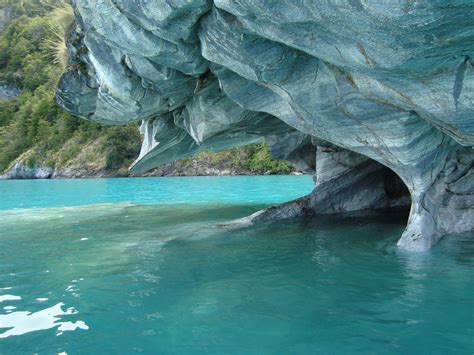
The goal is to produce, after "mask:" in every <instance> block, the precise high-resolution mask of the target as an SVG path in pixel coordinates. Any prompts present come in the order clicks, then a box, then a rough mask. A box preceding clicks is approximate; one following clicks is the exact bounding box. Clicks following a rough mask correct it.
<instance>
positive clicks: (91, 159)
mask: <svg viewBox="0 0 474 355" xmlns="http://www.w3.org/2000/svg"><path fill="white" fill-rule="evenodd" d="M72 21H73V14H72V10H71V8H70V6H69V5H68V4H67V3H66V2H64V1H61V0H23V1H19V0H0V31H1V32H0V172H2V171H3V172H5V171H8V170H11V167H12V166H13V165H14V164H15V163H17V162H21V163H22V165H23V166H25V167H27V168H35V167H39V166H41V167H48V169H50V170H51V171H52V172H53V171H54V172H55V174H54V175H53V176H57V177H61V176H62V177H68V176H70V177H80V176H114V175H122V176H123V175H126V174H127V168H128V166H129V165H130V163H131V162H132V161H133V159H134V158H135V157H136V156H137V155H138V152H139V149H140V142H141V138H140V135H139V132H138V123H136V124H131V125H126V126H105V125H100V124H96V123H92V122H88V121H84V120H81V119H78V118H76V117H73V116H71V115H69V114H67V113H65V112H64V111H62V110H61V109H59V108H58V107H57V106H56V104H55V102H54V95H55V86H56V83H57V81H58V79H59V77H60V75H61V73H62V72H63V70H64V68H65V66H66V65H67V49H66V46H65V44H64V43H65V37H66V36H67V31H68V29H69V27H70V25H71V23H72ZM203 165H209V169H207V170H206V169H197V168H199V167H201V168H202V166H203ZM190 169H195V170H197V172H196V173H198V174H206V172H207V173H209V172H211V173H216V172H217V171H218V170H219V169H220V170H222V169H224V170H229V169H231V170H232V169H233V172H234V173H239V172H240V173H246V172H248V173H266V172H267V173H268V172H270V173H288V172H291V171H293V168H292V167H291V166H289V165H288V164H287V163H285V162H278V161H274V160H272V159H271V157H270V154H269V152H268V148H267V147H266V146H265V145H264V144H257V145H253V146H249V147H245V148H240V149H235V150H231V151H227V152H222V153H213V154H210V153H204V154H202V155H201V156H199V157H197V158H196V159H194V160H191V161H186V162H181V163H174V164H173V165H172V167H164V168H161V169H160V170H159V171H158V172H157V174H160V175H161V174H188V175H189V174H191V173H192V172H190V171H189V170H190ZM216 169H217V170H216ZM231 173H232V171H231Z"/></svg>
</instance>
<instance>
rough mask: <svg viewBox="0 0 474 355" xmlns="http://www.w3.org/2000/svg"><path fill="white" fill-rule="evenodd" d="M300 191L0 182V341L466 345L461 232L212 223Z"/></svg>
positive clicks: (397, 222) (375, 223) (332, 348)
mask: <svg viewBox="0 0 474 355" xmlns="http://www.w3.org/2000/svg"><path fill="white" fill-rule="evenodd" d="M170 190H171V192H170ZM310 190H311V180H310V179H309V178H307V177H260V178H257V177H241V178H201V179H199V178H197V179H192V178H191V179H182V178H175V179H123V180H116V179H112V180H87V181H84V180H83V181H79V180H76V181H64V180H63V181H16V182H12V181H8V182H5V181H0V196H1V197H2V200H1V201H0V209H2V211H0V270H1V273H0V353H5V354H11V353H20V354H22V353H34V352H38V353H41V354H42V353H45V354H52V353H60V352H66V353H68V354H77V353H85V354H91V353H107V354H109V353H110V354H111V353H115V354H128V353H134V352H143V353H148V354H156V353H159V354H163V353H173V354H189V353H211V354H222V353H231V354H249V353H252V354H263V353H280V354H288V353H298V354H312V353H322V354H347V353H357V352H358V353H377V354H380V353H406V354H419V353H425V354H472V353H473V350H474V344H473V338H474V331H473V328H474V324H473V323H474V318H473V307H474V302H473V298H472V297H473V294H474V283H473V266H474V243H473V238H472V237H473V235H472V234H470V233H467V234H463V235H457V236H451V237H448V238H445V239H444V240H443V241H442V242H441V243H440V244H439V245H438V246H437V247H436V248H434V249H433V250H431V251H430V252H427V253H423V254H416V253H415V254H414V253H406V252H401V251H399V250H397V249H396V248H395V247H394V244H395V242H396V240H397V238H398V237H399V235H400V234H401V232H402V231H403V228H404V223H405V218H406V217H405V216H396V215H394V216H385V217H374V218H365V219H364V218H345V219H344V218H314V219H308V218H306V219H294V220H287V221H282V222H274V223H266V224H261V225H258V226H252V227H248V228H243V229H233V230H228V229H223V228H221V227H218V226H217V224H219V223H220V222H223V221H227V220H230V219H233V218H237V217H242V216H245V215H247V214H249V213H251V212H253V211H256V210H258V209H259V208H261V207H262V205H268V204H271V203H277V202H281V201H284V200H286V199H289V198H294V197H296V196H298V195H303V194H305V193H307V192H308V191H310ZM15 196H16V197H15ZM74 196H76V197H74ZM77 196H79V197H77ZM180 199H185V200H186V199H187V201H188V203H182V202H183V201H181V200H180ZM152 201H155V202H157V203H156V204H151V203H152ZM167 201H169V202H170V203H171V202H173V203H174V204H166V203H165V202H167ZM84 203H86V204H88V205H84V206H79V205H81V204H84ZM59 206H68V207H59ZM20 207H22V208H20ZM32 207H36V208H32ZM15 208H16V209H15ZM13 307H15V308H13Z"/></svg>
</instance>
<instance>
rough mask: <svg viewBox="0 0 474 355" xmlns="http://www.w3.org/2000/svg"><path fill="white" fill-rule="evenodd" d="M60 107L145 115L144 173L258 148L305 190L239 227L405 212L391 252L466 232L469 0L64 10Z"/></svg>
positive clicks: (471, 140) (99, 115) (151, 3)
mask: <svg viewBox="0 0 474 355" xmlns="http://www.w3.org/2000/svg"><path fill="white" fill-rule="evenodd" d="M74 8H75V13H76V19H77V22H76V24H75V27H74V28H73V29H72V30H71V35H70V38H69V50H70V64H69V68H68V71H67V72H66V73H65V74H64V75H63V77H62V79H61V81H60V83H59V85H58V93H57V99H58V103H59V104H60V105H61V106H62V107H64V108H65V109H66V110H68V111H69V112H71V113H73V114H75V115H78V116H80V117H83V118H85V119H89V120H94V121H98V122H104V123H111V124H123V123H127V122H130V121H136V120H141V121H142V127H141V131H142V133H143V136H144V141H143V146H142V151H141V153H140V156H139V158H138V159H137V161H136V162H135V163H134V164H133V166H132V167H131V170H132V171H133V172H139V171H144V170H147V169H150V168H153V167H156V166H158V165H160V164H163V163H166V162H169V161H173V160H176V159H181V158H185V157H189V156H191V155H193V154H196V153H198V152H200V151H201V150H202V149H214V150H221V149H225V148H229V147H233V146H238V145H244V144H248V143H252V142H255V141H259V140H262V139H265V140H266V141H267V142H268V143H269V145H270V147H271V150H272V153H273V154H274V155H275V156H276V157H278V158H283V159H287V160H289V161H291V162H292V163H294V164H295V165H296V166H297V167H298V168H300V169H302V170H305V171H307V172H309V173H313V174H315V181H316V187H315V190H314V192H313V193H312V194H310V195H309V196H307V197H304V198H302V199H300V200H297V201H293V202H289V203H287V204H284V205H282V206H277V207H274V208H272V209H268V210H265V211H261V212H259V213H258V214H256V215H254V216H250V217H249V218H247V219H245V221H247V222H252V221H253V222H254V221H257V220H262V219H275V218H286V217H291V216H296V215H306V214H319V213H339V212H352V211H358V210H373V209H383V208H392V207H397V206H402V205H404V204H407V203H410V202H409V199H408V198H407V195H406V194H405V193H404V190H405V189H404V187H403V186H402V185H401V184H400V180H399V179H398V178H397V176H398V177H399V178H400V179H401V180H402V181H403V183H404V184H405V185H406V187H407V189H408V192H409V194H410V196H411V212H410V218H409V221H408V226H407V229H406V230H405V232H404V233H403V235H402V237H401V239H400V241H399V245H400V246H402V247H404V248H407V249H411V250H425V249H427V248H429V247H431V246H432V245H433V244H434V243H436V241H437V240H438V239H439V238H441V237H442V236H443V235H445V234H449V233H457V232H462V231H468V230H472V229H473V228H474V201H473V196H474V174H473V164H474V163H473V161H474V150H473V149H472V147H473V145H474V3H473V2H472V1H454V0H452V1H445V0H421V1H416V2H415V1H393V2H380V1H368V0H365V1H363V0H340V1H332V2H331V1H329V2H328V1H321V0H310V1H295V0H214V1H211V0H191V1H180V0H173V1H169V0H167V1H165V0H136V1H133V2H131V1H125V0H75V1H74Z"/></svg>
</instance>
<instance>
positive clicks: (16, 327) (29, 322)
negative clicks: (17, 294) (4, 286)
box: [0, 302, 89, 339]
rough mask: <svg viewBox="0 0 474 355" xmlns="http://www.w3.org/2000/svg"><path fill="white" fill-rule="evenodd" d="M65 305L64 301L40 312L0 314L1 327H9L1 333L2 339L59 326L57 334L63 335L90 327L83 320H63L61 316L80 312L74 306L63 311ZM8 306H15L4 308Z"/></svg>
mask: <svg viewBox="0 0 474 355" xmlns="http://www.w3.org/2000/svg"><path fill="white" fill-rule="evenodd" d="M63 306H64V303H62V302H60V303H58V304H56V305H54V306H52V307H49V308H46V309H43V310H41V311H38V312H33V313H32V312H28V311H17V312H11V313H8V314H0V329H2V328H7V329H8V330H6V331H5V332H3V333H0V339H2V338H8V337H10V336H14V335H23V334H26V333H30V332H35V331H39V330H46V329H51V328H55V327H57V332H56V335H61V334H62V333H63V332H66V331H74V330H76V329H83V330H87V329H89V327H88V326H87V324H86V323H85V322H83V321H81V320H78V321H76V322H70V321H61V316H69V315H73V314H77V313H78V311H76V310H75V309H74V308H72V307H71V308H68V309H66V310H65V311H63V310H62V307H63ZM7 308H8V310H12V309H14V308H15V307H8V306H7V307H5V308H4V309H7Z"/></svg>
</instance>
